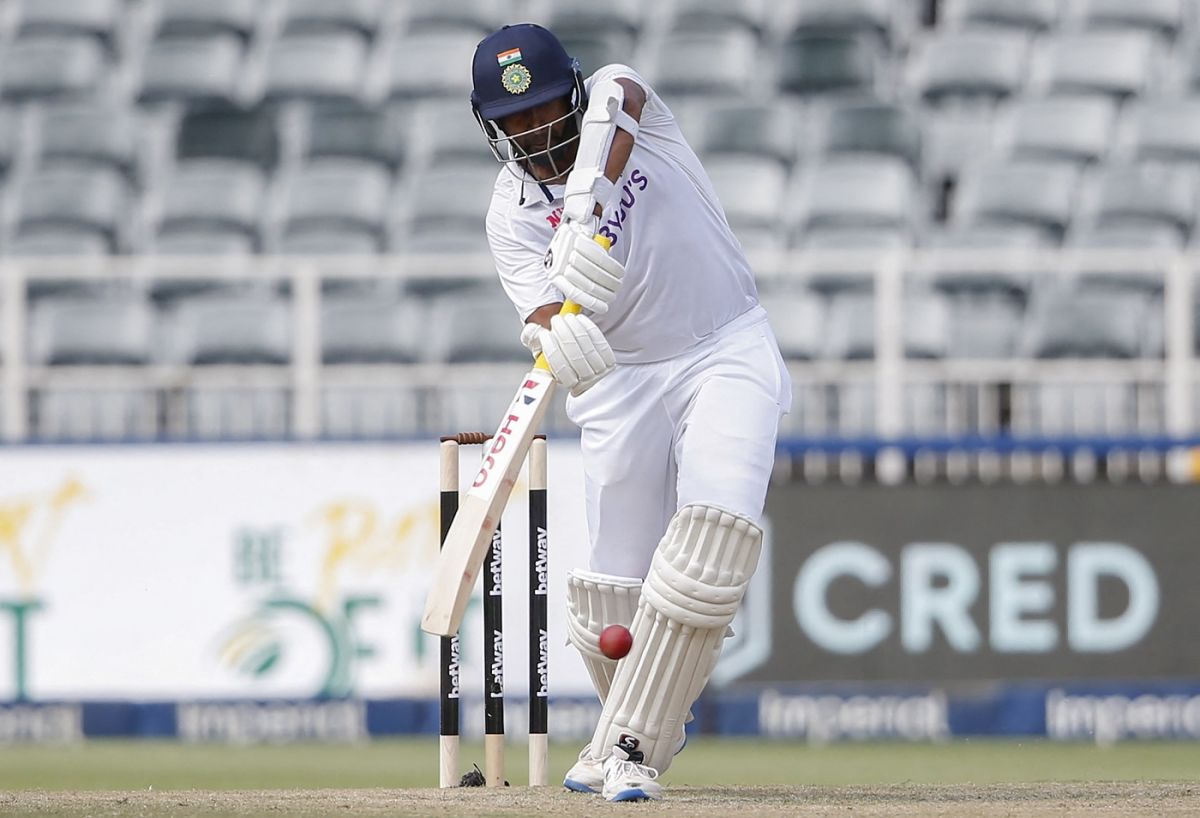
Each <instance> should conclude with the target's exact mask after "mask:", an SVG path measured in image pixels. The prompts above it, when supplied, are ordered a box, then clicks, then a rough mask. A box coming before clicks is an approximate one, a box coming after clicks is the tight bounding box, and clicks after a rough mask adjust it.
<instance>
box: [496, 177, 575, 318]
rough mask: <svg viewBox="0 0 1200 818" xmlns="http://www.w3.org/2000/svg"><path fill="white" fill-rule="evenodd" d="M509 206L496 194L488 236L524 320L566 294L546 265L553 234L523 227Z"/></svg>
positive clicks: (503, 281)
mask: <svg viewBox="0 0 1200 818" xmlns="http://www.w3.org/2000/svg"><path fill="white" fill-rule="evenodd" d="M509 206H510V203H508V202H506V201H504V200H503V198H502V197H500V196H495V197H493V198H492V205H491V207H490V208H489V209H488V215H487V239H488V246H489V247H490V248H491V251H492V259H493V261H494V262H495V264H496V272H497V273H498V274H499V276H500V284H501V286H503V287H504V292H505V293H506V294H507V295H508V299H509V300H510V301H512V303H513V306H514V307H515V308H516V310H517V315H518V316H520V318H521V321H525V320H526V319H527V318H529V316H530V315H531V314H532V313H533V312H534V310H536V309H537V308H538V307H543V306H545V305H546V304H554V303H556V302H559V301H562V300H563V295H562V293H560V292H559V291H558V290H556V289H555V288H554V287H553V286H551V284H550V281H549V280H548V279H547V278H546V274H545V271H544V268H543V265H542V260H543V258H545V255H546V249H547V248H548V247H549V246H550V238H549V237H542V236H537V235H533V234H532V232H531V231H529V232H528V234H526V233H525V232H523V231H521V230H520V229H519V226H517V225H514V224H513V223H512V221H511V220H510V219H509V218H508V213H507V207H509Z"/></svg>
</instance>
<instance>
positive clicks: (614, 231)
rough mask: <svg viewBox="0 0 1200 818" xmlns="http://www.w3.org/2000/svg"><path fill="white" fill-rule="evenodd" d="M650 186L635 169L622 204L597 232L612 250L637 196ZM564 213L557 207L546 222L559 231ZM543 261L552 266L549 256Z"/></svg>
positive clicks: (622, 192) (622, 189) (625, 185)
mask: <svg viewBox="0 0 1200 818" xmlns="http://www.w3.org/2000/svg"><path fill="white" fill-rule="evenodd" d="M649 185H650V180H649V179H647V178H646V175H645V174H644V173H642V171H641V169H640V168H635V169H634V170H633V172H632V173H630V174H629V181H628V182H626V183H625V184H624V185H622V187H621V201H620V203H619V204H618V205H617V206H616V208H615V209H614V211H613V212H612V213H611V214H610V215H609V218H608V219H607V220H606V221H605V222H604V224H603V225H601V226H600V229H599V230H598V231H596V232H598V233H599V234H600V235H601V236H605V237H607V238H608V241H609V247H610V249H611V248H612V247H614V246H616V243H617V237H618V236H619V235H620V233H621V232H622V231H623V230H624V229H625V220H626V218H628V216H629V211H630V210H632V209H633V206H634V204H636V203H637V194H638V193H639V192H641V191H644V190H645V189H646V188H647V187H649ZM635 188H636V191H635ZM562 213H563V209H562V208H561V207H556V208H554V210H553V211H551V213H550V215H548V216H547V217H546V221H548V222H549V223H550V226H551V227H553V228H554V229H555V230H557V229H558V225H559V224H560V223H561V222H562ZM543 261H544V263H545V265H546V267H549V266H550V256H549V254H547V256H546V258H545V259H544V260H543Z"/></svg>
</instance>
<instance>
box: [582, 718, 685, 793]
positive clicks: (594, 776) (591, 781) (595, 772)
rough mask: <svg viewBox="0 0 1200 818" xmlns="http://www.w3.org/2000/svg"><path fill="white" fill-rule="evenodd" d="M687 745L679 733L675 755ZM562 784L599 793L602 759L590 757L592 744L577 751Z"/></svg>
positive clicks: (602, 767)
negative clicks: (573, 764) (573, 763)
mask: <svg viewBox="0 0 1200 818" xmlns="http://www.w3.org/2000/svg"><path fill="white" fill-rule="evenodd" d="M686 746H687V733H686V732H685V733H681V734H680V736H679V742H678V745H677V746H676V747H675V755H679V753H680V752H681V751H682V750H683V748H684V747H686ZM563 786H564V787H566V788H567V789H568V790H571V791H572V792H590V793H599V792H600V791H601V790H602V789H603V788H604V759H602V758H593V757H592V745H591V743H588V744H587V745H585V746H584V748H583V749H582V750H580V752H579V760H578V761H576V762H575V766H574V767H572V768H571V769H569V770H567V774H566V776H565V777H564V778H563Z"/></svg>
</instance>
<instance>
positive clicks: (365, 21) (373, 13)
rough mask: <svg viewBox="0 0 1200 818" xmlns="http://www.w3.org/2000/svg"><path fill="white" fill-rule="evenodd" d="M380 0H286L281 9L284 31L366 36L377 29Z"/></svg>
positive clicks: (289, 33)
mask: <svg viewBox="0 0 1200 818" xmlns="http://www.w3.org/2000/svg"><path fill="white" fill-rule="evenodd" d="M383 13H384V2H383V0H287V4H286V7H285V9H284V12H283V32H284V34H285V35H289V36H290V35H294V34H312V33H326V32H351V33H353V34H357V35H359V36H360V37H363V38H365V39H371V38H373V37H374V36H375V35H376V34H377V33H378V29H379V26H380V23H381V20H382V17H383Z"/></svg>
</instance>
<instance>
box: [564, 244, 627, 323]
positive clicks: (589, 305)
mask: <svg viewBox="0 0 1200 818" xmlns="http://www.w3.org/2000/svg"><path fill="white" fill-rule="evenodd" d="M595 233H596V231H595V229H594V226H593V225H589V224H585V223H583V222H572V221H564V222H563V223H562V224H560V225H559V227H558V230H557V231H556V232H555V234H554V238H553V239H551V241H550V249H549V250H547V251H546V258H545V260H544V264H545V268H546V276H547V277H548V278H549V279H550V283H551V284H552V285H553V286H554V287H556V288H557V289H558V291H559V292H561V293H562V294H563V295H565V296H566V297H567V298H568V299H570V300H571V301H574V302H575V303H576V304H578V305H579V306H581V307H583V308H584V309H585V310H587V311H588V312H590V313H592V314H593V315H604V314H605V313H606V312H608V305H609V304H611V303H612V300H613V299H614V298H615V297H616V295H617V290H619V289H620V288H621V279H622V278H624V277H625V267H624V266H623V265H622V264H621V262H619V261H617V260H616V259H615V258H613V257H612V256H610V255H609V254H608V252H607V250H606V248H605V247H603V246H601V245H600V244H598V243H597V242H596V241H595V239H594V238H593V237H594V236H595Z"/></svg>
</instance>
